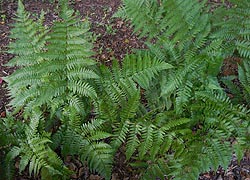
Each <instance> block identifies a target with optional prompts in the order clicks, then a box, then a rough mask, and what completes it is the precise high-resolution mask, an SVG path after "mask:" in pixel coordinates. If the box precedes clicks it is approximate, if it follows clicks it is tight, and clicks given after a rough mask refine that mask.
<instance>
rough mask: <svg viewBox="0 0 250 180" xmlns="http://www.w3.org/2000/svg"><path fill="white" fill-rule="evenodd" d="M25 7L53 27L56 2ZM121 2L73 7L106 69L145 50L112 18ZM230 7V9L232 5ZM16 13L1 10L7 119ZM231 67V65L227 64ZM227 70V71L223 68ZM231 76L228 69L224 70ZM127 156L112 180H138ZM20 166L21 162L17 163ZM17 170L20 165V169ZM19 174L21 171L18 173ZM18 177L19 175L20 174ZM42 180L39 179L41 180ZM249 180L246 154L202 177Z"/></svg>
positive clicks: (96, 179)
mask: <svg viewBox="0 0 250 180" xmlns="http://www.w3.org/2000/svg"><path fill="white" fill-rule="evenodd" d="M24 2H25V7H26V9H27V10H28V11H30V12H31V13H32V14H39V13H40V11H41V10H42V9H43V10H44V11H45V12H46V15H45V24H46V25H48V26H50V25H51V24H52V23H53V20H55V19H57V18H58V14H57V12H56V11H54V9H56V6H57V4H58V3H57V2H56V1H55V2H54V3H52V2H51V0H50V1H48V0H43V1H42V0H36V1H35V0H25V1H24ZM213 2H215V4H214V7H216V6H218V4H219V3H220V1H219V0H213ZM120 4H121V2H120V0H75V1H74V3H72V6H73V7H74V9H76V10H78V11H79V12H80V14H81V17H82V18H83V19H84V18H88V19H89V21H90V22H91V31H92V32H93V33H94V34H95V35H96V37H97V39H96V42H95V45H94V50H95V51H96V56H95V58H96V59H97V60H98V61H99V62H102V63H104V64H106V65H110V64H111V62H112V59H114V58H116V59H119V60H122V58H123V57H124V56H125V54H126V53H130V52H132V51H133V49H144V48H146V46H145V45H144V43H143V40H140V39H138V37H137V36H136V35H135V34H133V31H132V28H131V27H130V25H129V24H128V23H127V22H124V21H122V20H121V19H117V18H116V19H114V18H111V17H112V15H113V14H114V12H116V10H117V8H118V7H119V6H120ZM229 6H230V5H229ZM16 9H17V3H16V1H14V0H12V1H7V0H3V3H2V9H1V10H0V15H1V16H0V116H1V117H4V116H5V111H6V109H8V106H7V104H8V102H9V100H8V95H7V94H8V93H7V90H6V89H5V88H6V86H7V85H6V83H5V82H4V81H3V80H2V77H5V76H8V75H9V74H11V73H12V72H13V71H15V68H9V67H6V66H4V64H6V63H7V62H8V61H9V60H10V59H11V58H12V57H13V55H11V54H8V53H7V52H6V51H7V45H8V44H9V42H10V41H11V39H10V38H9V37H8V36H9V34H10V29H11V25H12V24H13V20H12V19H13V17H14V16H15V15H14V14H15V11H16ZM226 64H228V63H226ZM229 66H230V69H231V71H232V73H237V66H233V67H232V64H229ZM224 69H225V68H224ZM225 72H228V69H227V68H226V69H225ZM124 158H125V157H124V155H123V153H121V152H118V153H117V155H116V160H115V161H116V164H115V166H114V169H113V175H112V180H118V179H119V180H120V179H121V180H130V179H138V175H137V174H136V172H133V170H132V169H131V167H129V165H128V164H124ZM17 164H18V162H17ZM65 164H66V165H68V167H69V168H70V169H71V170H74V172H76V173H75V175H73V176H72V179H79V180H80V179H90V180H100V179H102V178H101V177H100V176H98V175H94V174H91V173H89V171H88V168H87V167H85V166H83V165H82V164H81V163H80V161H78V160H77V158H73V157H70V156H69V157H68V158H66V159H65ZM17 167H18V165H17ZM17 171H18V169H17ZM17 174H18V173H17ZM15 179H16V180H27V179H32V178H30V177H29V176H28V173H27V172H24V173H23V175H22V176H21V175H17V176H16V178H15ZM38 179H39V178H38ZM224 179H225V180H250V153H246V155H245V157H244V158H243V160H242V161H241V163H238V161H237V159H236V158H235V157H234V156H233V157H232V162H231V164H230V165H229V167H228V169H227V170H223V169H222V168H218V170H217V171H211V172H206V173H203V174H201V176H200V178H199V180H224Z"/></svg>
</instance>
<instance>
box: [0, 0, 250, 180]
mask: <svg viewBox="0 0 250 180" xmlns="http://www.w3.org/2000/svg"><path fill="white" fill-rule="evenodd" d="M232 3H233V7H232V8H231V9H223V7H222V9H223V10H222V9H217V10H216V13H214V14H211V13H209V7H208V6H207V4H206V1H202V2H198V1H193V0H162V1H157V0H140V1H134V0H123V6H122V7H121V9H120V10H119V11H118V12H117V13H116V15H115V16H116V17H121V18H124V19H125V20H129V21H130V22H131V23H132V25H133V27H134V31H135V33H137V34H138V35H139V36H140V37H144V38H145V39H146V42H145V43H146V44H147V46H148V49H147V50H143V51H142V50H137V51H136V52H135V53H134V54H130V55H127V56H126V57H125V58H124V59H123V62H122V63H121V64H119V63H118V61H116V60H114V62H113V64H112V66H111V67H106V66H105V65H101V64H97V63H96V62H95V60H94V59H93V58H92V57H93V56H92V55H93V54H94V52H93V50H92V47H93V45H92V42H93V40H94V37H93V35H92V34H91V33H90V31H89V23H88V21H84V22H83V21H81V20H80V18H79V14H78V13H77V12H74V11H73V10H72V9H70V8H69V7H68V5H67V1H65V0H62V1H60V19H59V20H58V21H56V22H55V23H54V25H53V26H52V27H51V28H49V27H46V26H44V25H43V19H44V15H43V13H42V14H41V16H40V18H38V20H33V19H31V18H30V15H29V13H28V12H26V11H25V9H24V6H23V4H22V2H21V0H19V2H18V10H17V14H16V18H15V21H16V23H15V24H14V27H13V29H12V32H11V37H12V38H14V39H15V41H14V42H12V43H11V44H10V45H9V52H10V53H12V54H15V57H14V58H13V59H11V61H10V62H9V63H8V64H7V65H8V66H18V67H19V69H18V70H16V71H15V72H14V73H13V74H11V75H10V76H8V77H6V78H5V81H6V82H8V90H9V93H10V96H11V102H10V105H11V106H12V107H13V108H14V111H13V112H12V113H11V114H10V115H8V116H7V117H6V118H3V119H1V122H0V129H1V131H0V139H1V141H0V143H1V144H0V148H1V150H2V151H1V154H0V156H1V157H5V158H4V160H2V163H1V164H3V165H2V166H1V167H0V171H1V174H3V177H4V178H5V179H13V175H14V173H15V171H14V169H15V167H14V162H15V161H16V160H18V161H19V168H18V169H19V171H20V173H22V171H24V170H28V172H29V174H30V176H35V177H38V176H41V178H42V179H46V180H48V179H53V180H55V179H70V175H72V174H73V173H74V172H72V171H70V170H69V169H68V167H67V166H66V165H65V164H64V163H63V162H64V159H65V158H66V157H67V156H68V155H72V156H77V157H78V158H79V159H80V160H81V162H82V163H83V164H85V163H86V164H87V165H88V167H89V169H90V170H91V171H92V172H97V173H99V174H100V175H101V176H103V177H104V178H105V179H111V175H112V168H113V164H114V160H115V159H114V157H115V155H116V153H117V152H118V151H119V149H121V148H122V149H125V150H124V154H125V156H126V162H127V163H128V164H129V165H130V166H131V167H133V168H134V169H137V170H138V172H139V176H140V178H141V179H156V178H160V179H164V178H171V177H175V179H197V178H198V176H199V174H200V173H201V172H204V171H208V170H210V169H211V168H212V169H214V170H215V169H217V167H218V166H222V167H224V168H225V169H226V168H227V166H228V164H229V162H230V160H231V156H232V154H233V153H236V155H237V157H238V159H239V160H240V159H241V158H242V156H243V153H244V150H246V149H249V148H250V147H249V140H250V139H249V133H250V129H249V124H250V123H249V92H250V83H249V82H250V74H249V73H250V72H249V66H250V64H249V58H250V56H249V55H250V48H249V44H250V41H249V40H250V23H249V20H248V19H247V18H246V17H249V15H250V11H249V8H248V7H249V3H248V2H247V0H244V1H232ZM239 12H241V13H239ZM235 19H237V21H236V20H235ZM229 56H238V58H241V59H242V64H239V76H238V78H239V81H240V83H241V85H240V86H239V87H235V88H236V89H237V88H240V90H239V91H235V92H238V93H240V96H242V100H241V101H232V100H231V99H230V98H229V97H228V96H227V94H226V93H225V92H224V89H223V88H222V87H220V83H219V81H220V79H218V74H219V72H220V70H221V66H222V62H223V60H224V59H225V58H226V57H229ZM229 81H230V79H229ZM227 84H230V83H227ZM231 84H232V83H231ZM20 111H22V121H20V120H18V119H15V118H14V115H15V114H16V113H18V112H20ZM231 142H233V143H231ZM2 172H3V173H2Z"/></svg>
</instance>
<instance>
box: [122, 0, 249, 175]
mask: <svg viewBox="0 0 250 180" xmlns="http://www.w3.org/2000/svg"><path fill="white" fill-rule="evenodd" d="M205 3H206V2H205V1H202V2H197V1H191V0H190V1H183V0H178V1H172V0H163V1H156V0H155V1H148V0H141V1H136V2H135V1H131V0H124V1H123V8H122V9H121V10H120V11H119V12H118V16H119V15H122V16H123V18H125V19H129V20H130V21H131V23H132V25H133V26H134V28H135V32H137V33H139V35H140V36H141V37H142V36H146V38H147V39H148V41H147V45H148V47H149V50H150V54H152V55H153V56H155V57H156V58H157V59H158V60H161V61H165V62H168V63H171V64H172V65H173V68H171V69H169V70H167V71H164V72H162V73H160V74H159V76H158V81H154V82H153V83H152V84H151V85H150V86H148V87H147V88H145V87H144V88H145V90H146V91H145V94H146V99H147V103H148V106H149V107H150V108H151V109H154V108H160V109H161V111H166V112H167V113H166V114H167V117H166V118H167V119H171V120H172V121H173V122H175V121H176V120H177V119H180V118H184V119H188V120H189V121H188V122H189V123H187V124H186V125H185V124H183V126H181V130H185V129H188V130H189V131H184V132H182V133H181V134H178V135H176V136H177V137H175V138H176V139H178V138H179V140H180V141H176V142H173V143H172V144H171V143H170V146H169V149H167V151H166V152H165V153H167V155H166V154H165V156H164V155H161V156H159V158H160V161H159V162H160V163H159V164H157V163H156V164H154V165H153V167H154V168H151V167H149V168H148V170H147V171H146V173H145V178H146V177H147V178H149V179H152V178H156V177H157V174H156V173H155V172H154V171H158V172H159V176H161V178H162V179H163V178H164V175H165V176H170V177H171V176H175V177H176V178H177V179H196V178H197V177H198V175H199V173H200V172H202V171H206V170H209V168H210V167H212V168H214V169H216V168H217V167H218V165H222V166H223V167H226V166H227V165H228V163H229V161H230V157H231V154H232V152H233V151H234V150H235V149H237V150H239V149H240V150H239V151H238V152H243V150H244V148H246V147H248V145H247V139H246V137H247V133H246V132H247V131H246V129H247V122H248V116H249V115H248V111H247V110H246V109H245V108H243V107H241V106H239V107H238V105H236V106H235V105H233V104H232V103H231V102H230V100H229V99H228V98H227V97H226V94H225V93H224V92H223V89H222V88H221V87H220V85H219V82H218V79H217V75H218V73H219V71H220V68H221V65H222V61H223V59H224V57H226V55H227V54H225V53H224V51H225V48H227V46H225V44H223V40H224V39H223V37H221V36H215V34H214V28H215V26H214V27H213V25H214V24H213V23H212V21H211V14H209V13H208V11H206V10H207V8H206V6H205ZM243 4H244V3H243ZM145 17H146V18H145ZM145 24H146V26H145ZM156 27H157V28H156ZM218 28H219V27H218ZM152 38H153V39H154V41H151V40H152ZM152 42H153V43H152ZM213 97H214V98H213ZM225 107H227V109H226V110H225V109H224V108H225ZM227 110H229V111H227ZM242 119H244V120H243V121H244V122H241V120H242ZM177 122H178V121H177ZM239 125H240V126H239ZM197 127H198V129H197ZM124 128H125V127H124ZM140 128H142V127H141V126H140V127H137V129H134V130H133V131H132V130H131V131H132V134H134V131H135V132H140V131H139V129H140ZM182 128H183V129H182ZM151 129H152V128H151ZM146 132H148V131H146ZM170 134H171V133H170ZM132 137H134V138H135V139H134V140H135V141H137V144H136V145H137V146H139V145H140V144H141V143H140V142H139V141H138V137H143V135H142V133H141V134H139V133H138V134H137V136H132ZM132 137H131V140H132ZM232 137H233V138H235V139H236V142H238V147H237V148H235V147H234V148H231V145H230V143H227V140H228V139H229V138H232ZM136 138H137V139H136ZM149 139H150V138H149ZM135 141H133V142H135ZM168 150H169V151H168ZM142 152H143V151H142ZM218 152H219V153H218ZM139 153H140V151H139ZM240 154H241V155H242V153H239V158H241V155H240ZM158 155H159V154H158ZM201 157H202V158H201ZM164 159H165V160H166V161H168V163H166V167H165V169H164V170H163V171H159V169H160V168H159V167H162V162H164ZM199 159H203V160H202V161H199ZM194 162H195V163H194ZM179 169H183V173H182V172H180V170H179ZM150 174H154V175H155V176H154V177H153V176H149V175H150Z"/></svg>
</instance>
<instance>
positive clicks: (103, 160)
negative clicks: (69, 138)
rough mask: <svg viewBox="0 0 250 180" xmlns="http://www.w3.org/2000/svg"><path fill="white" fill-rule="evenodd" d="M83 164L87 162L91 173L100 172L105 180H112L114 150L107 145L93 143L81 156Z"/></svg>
mask: <svg viewBox="0 0 250 180" xmlns="http://www.w3.org/2000/svg"><path fill="white" fill-rule="evenodd" d="M81 160H82V162H84V161H85V160H87V162H88V165H89V168H90V170H91V171H97V172H99V173H100V174H101V175H102V176H103V177H104V178H105V179H110V177H111V169H112V166H111V164H112V162H113V157H112V148H111V146H110V145H108V144H106V143H102V142H99V143H91V144H90V145H89V146H86V147H85V148H84V150H83V152H82V156H81Z"/></svg>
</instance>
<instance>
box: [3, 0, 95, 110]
mask: <svg viewBox="0 0 250 180" xmlns="http://www.w3.org/2000/svg"><path fill="white" fill-rule="evenodd" d="M62 9H63V11H62V12H61V14H60V16H61V18H62V21H60V22H55V24H54V26H53V27H52V29H51V30H49V29H48V30H47V29H46V28H44V27H43V25H42V21H41V23H36V22H34V21H33V20H31V19H30V18H29V14H28V13H27V12H25V10H24V7H23V5H22V3H21V1H19V8H18V12H17V18H16V21H17V23H16V24H15V28H14V29H13V30H12V36H11V37H12V38H15V39H16V41H15V42H13V43H12V44H10V46H9V47H10V51H9V52H10V53H13V54H16V57H15V58H13V59H12V60H11V61H10V62H9V63H8V65H10V66H15V65H17V66H19V67H21V68H20V69H18V70H17V71H15V72H14V73H13V74H12V75H10V76H8V77H7V78H6V79H5V80H6V81H7V82H8V84H9V89H10V95H11V97H12V101H11V105H12V106H14V107H15V108H17V110H18V109H19V108H21V107H23V106H24V105H25V106H26V108H27V109H32V108H33V107H34V106H41V105H44V104H47V105H48V106H50V104H51V103H52V102H53V101H54V99H57V100H56V101H57V102H60V100H59V99H58V97H60V98H61V100H62V101H63V102H67V101H68V104H70V105H72V106H75V108H77V106H81V105H79V104H80V103H81V99H80V97H83V96H87V97H91V98H95V97H96V93H95V90H94V89H93V87H91V86H90V84H89V83H88V82H87V81H88V79H92V78H98V76H97V75H96V74H95V73H94V71H93V70H91V69H90V68H89V67H90V66H92V65H94V64H95V62H94V61H93V60H91V58H90V56H91V55H93V53H92V49H91V48H92V45H91V43H89V40H90V34H89V33H88V22H87V21H86V22H82V23H81V22H80V19H79V18H77V15H74V14H73V13H74V12H73V11H72V10H69V9H67V7H65V8H62ZM45 44H46V47H45ZM75 94H78V95H80V97H78V100H77V101H75V102H77V103H76V104H72V103H70V101H71V99H72V98H73V97H75ZM52 104H54V103H52ZM62 105H63V104H57V106H62ZM57 108H58V107H57Z"/></svg>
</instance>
